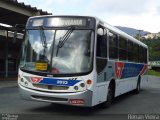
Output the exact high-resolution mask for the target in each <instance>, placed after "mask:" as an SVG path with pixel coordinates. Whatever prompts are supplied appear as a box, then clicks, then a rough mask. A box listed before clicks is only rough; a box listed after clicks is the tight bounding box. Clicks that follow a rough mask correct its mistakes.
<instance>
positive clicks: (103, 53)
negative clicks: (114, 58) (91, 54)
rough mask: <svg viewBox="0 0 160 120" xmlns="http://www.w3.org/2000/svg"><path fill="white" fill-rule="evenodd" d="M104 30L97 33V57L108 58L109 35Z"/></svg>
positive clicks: (99, 29)
mask: <svg viewBox="0 0 160 120" xmlns="http://www.w3.org/2000/svg"><path fill="white" fill-rule="evenodd" d="M106 33H107V32H106V30H105V29H103V28H98V32H97V57H102V58H107V34H106Z"/></svg>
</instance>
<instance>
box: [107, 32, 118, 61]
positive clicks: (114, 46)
mask: <svg viewBox="0 0 160 120" xmlns="http://www.w3.org/2000/svg"><path fill="white" fill-rule="evenodd" d="M109 58H111V59H118V36H117V35H116V34H113V33H112V32H109Z"/></svg>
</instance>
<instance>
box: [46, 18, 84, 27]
mask: <svg viewBox="0 0 160 120" xmlns="http://www.w3.org/2000/svg"><path fill="white" fill-rule="evenodd" d="M71 25H76V26H86V19H82V18H49V19H48V25H47V26H55V27H59V26H60V27H63V26H71Z"/></svg>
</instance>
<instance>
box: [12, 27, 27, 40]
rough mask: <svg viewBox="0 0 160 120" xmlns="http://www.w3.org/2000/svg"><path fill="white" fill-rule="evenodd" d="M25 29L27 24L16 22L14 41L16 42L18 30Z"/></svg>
mask: <svg viewBox="0 0 160 120" xmlns="http://www.w3.org/2000/svg"><path fill="white" fill-rule="evenodd" d="M24 29H25V25H23V24H16V25H15V26H14V34H13V42H14V43H15V42H16V39H17V34H18V32H22V31H23V30H24Z"/></svg>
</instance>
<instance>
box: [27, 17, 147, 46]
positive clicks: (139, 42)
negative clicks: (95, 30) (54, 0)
mask: <svg viewBox="0 0 160 120" xmlns="http://www.w3.org/2000/svg"><path fill="white" fill-rule="evenodd" d="M67 16H68V17H90V18H94V19H95V20H96V22H98V23H102V25H104V26H105V27H106V28H107V29H109V30H111V31H112V32H114V33H116V34H118V35H120V36H122V37H124V38H126V39H128V40H130V41H132V42H134V43H136V44H139V45H141V46H143V47H145V48H148V46H147V45H145V44H144V43H142V42H141V41H139V40H137V39H135V38H134V37H132V36H130V35H128V34H127V33H125V32H123V31H122V30H120V29H118V28H116V27H114V26H112V25H110V24H108V23H106V22H105V21H103V20H101V19H99V18H98V17H95V16H78V15H56V16H54V15H42V16H34V17H30V18H41V17H67ZM30 18H29V19H30Z"/></svg>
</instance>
